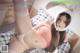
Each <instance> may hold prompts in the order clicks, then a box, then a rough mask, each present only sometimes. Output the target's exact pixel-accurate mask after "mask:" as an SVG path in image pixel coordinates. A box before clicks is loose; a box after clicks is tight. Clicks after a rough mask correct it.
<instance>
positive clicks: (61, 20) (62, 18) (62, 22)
mask: <svg viewBox="0 0 80 53" xmlns="http://www.w3.org/2000/svg"><path fill="white" fill-rule="evenodd" d="M65 21H66V17H65V16H64V15H62V16H60V17H59V20H58V21H57V22H56V28H57V29H64V28H65V27H66V24H65Z"/></svg>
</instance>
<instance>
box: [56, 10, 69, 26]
mask: <svg viewBox="0 0 80 53" xmlns="http://www.w3.org/2000/svg"><path fill="white" fill-rule="evenodd" d="M61 16H65V17H66V19H67V20H66V21H65V24H66V26H68V25H69V23H70V21H71V16H70V14H69V13H66V12H62V13H60V14H59V17H58V19H57V20H56V23H57V21H58V20H60V17H61Z"/></svg>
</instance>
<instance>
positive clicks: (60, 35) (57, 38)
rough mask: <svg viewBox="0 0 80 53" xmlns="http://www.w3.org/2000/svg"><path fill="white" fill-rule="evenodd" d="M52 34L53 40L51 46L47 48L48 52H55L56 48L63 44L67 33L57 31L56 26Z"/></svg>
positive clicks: (53, 27) (52, 29) (52, 27)
mask: <svg viewBox="0 0 80 53" xmlns="http://www.w3.org/2000/svg"><path fill="white" fill-rule="evenodd" d="M51 34H52V39H51V43H50V46H49V47H48V48H46V49H45V50H46V51H50V52H53V51H54V50H55V49H56V47H58V46H59V45H61V44H62V42H63V41H64V38H65V34H66V31H57V30H56V28H55V26H54V24H52V26H51Z"/></svg>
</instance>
